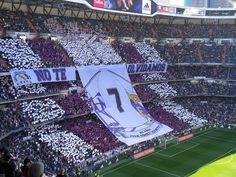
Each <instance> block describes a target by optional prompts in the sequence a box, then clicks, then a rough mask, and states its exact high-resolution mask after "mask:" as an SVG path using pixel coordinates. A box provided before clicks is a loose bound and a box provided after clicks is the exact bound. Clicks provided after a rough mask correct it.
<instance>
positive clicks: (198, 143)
mask: <svg viewBox="0 0 236 177" xmlns="http://www.w3.org/2000/svg"><path fill="white" fill-rule="evenodd" d="M199 145H200V143H198V144H195V145H194V146H191V147H189V148H187V149H185V150H183V151H180V152H177V153H175V154H173V155H171V156H170V158H171V157H174V156H176V155H178V154H181V153H183V152H185V151H188V150H190V149H193V148H195V147H196V146H199Z"/></svg>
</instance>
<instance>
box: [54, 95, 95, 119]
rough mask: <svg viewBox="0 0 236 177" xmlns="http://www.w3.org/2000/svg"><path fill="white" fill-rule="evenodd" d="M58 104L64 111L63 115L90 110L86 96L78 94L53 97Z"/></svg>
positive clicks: (77, 113)
mask: <svg viewBox="0 0 236 177" xmlns="http://www.w3.org/2000/svg"><path fill="white" fill-rule="evenodd" d="M55 100H56V102H57V103H58V105H59V106H60V107H61V108H62V109H63V110H64V111H65V115H67V116H68V115H79V114H84V113H88V112H91V106H90V105H89V104H88V100H87V98H86V97H84V96H81V95H80V94H77V93H76V94H71V95H67V96H60V97H56V98H55Z"/></svg>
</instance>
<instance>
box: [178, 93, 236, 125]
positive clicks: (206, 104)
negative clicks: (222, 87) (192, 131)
mask: <svg viewBox="0 0 236 177" xmlns="http://www.w3.org/2000/svg"><path fill="white" fill-rule="evenodd" d="M175 101H176V102H177V103H179V104H180V105H182V106H184V107H185V108H187V109H189V111H191V112H193V113H194V114H196V115H198V116H200V117H204V118H206V119H207V120H208V122H209V123H210V124H212V125H226V126H228V125H230V124H235V121H236V119H235V110H236V109H235V99H232V98H223V97H222V98H220V97H218V98H212V97H193V98H180V99H176V100H175Z"/></svg>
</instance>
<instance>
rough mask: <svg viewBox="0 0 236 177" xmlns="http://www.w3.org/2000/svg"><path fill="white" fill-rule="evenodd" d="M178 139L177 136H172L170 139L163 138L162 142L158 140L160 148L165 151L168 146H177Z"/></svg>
mask: <svg viewBox="0 0 236 177" xmlns="http://www.w3.org/2000/svg"><path fill="white" fill-rule="evenodd" d="M178 139H179V138H178V137H177V136H172V137H168V138H163V139H162V140H160V144H159V146H160V147H163V148H164V149H166V148H167V147H168V146H169V145H170V146H171V145H176V144H178Z"/></svg>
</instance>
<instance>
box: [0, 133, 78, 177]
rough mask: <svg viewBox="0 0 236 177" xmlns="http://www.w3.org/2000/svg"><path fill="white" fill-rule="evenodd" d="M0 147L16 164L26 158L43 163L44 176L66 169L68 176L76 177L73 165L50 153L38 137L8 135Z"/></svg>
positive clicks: (52, 152)
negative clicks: (2, 146)
mask: <svg viewBox="0 0 236 177" xmlns="http://www.w3.org/2000/svg"><path fill="white" fill-rule="evenodd" d="M32 141H34V143H32ZM1 145H4V148H2V149H1V151H3V150H4V149H5V151H6V153H10V155H11V156H12V157H13V159H14V160H15V161H16V162H18V163H22V162H23V161H24V159H26V158H28V159H30V160H31V161H32V162H37V161H41V162H43V164H44V167H45V174H46V175H48V176H51V175H52V174H55V173H59V172H60V171H61V169H63V168H65V169H66V173H67V174H68V175H71V176H76V174H75V173H76V167H75V166H74V165H73V164H70V165H69V164H68V163H67V161H66V160H65V159H64V157H63V155H62V154H60V153H59V152H56V151H52V149H51V148H50V147H49V146H47V145H46V144H45V143H42V142H41V141H39V139H38V137H33V136H32V135H31V133H26V132H20V133H17V134H14V135H10V136H8V137H7V138H5V139H4V140H2V142H1ZM15 171H16V170H15Z"/></svg>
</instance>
